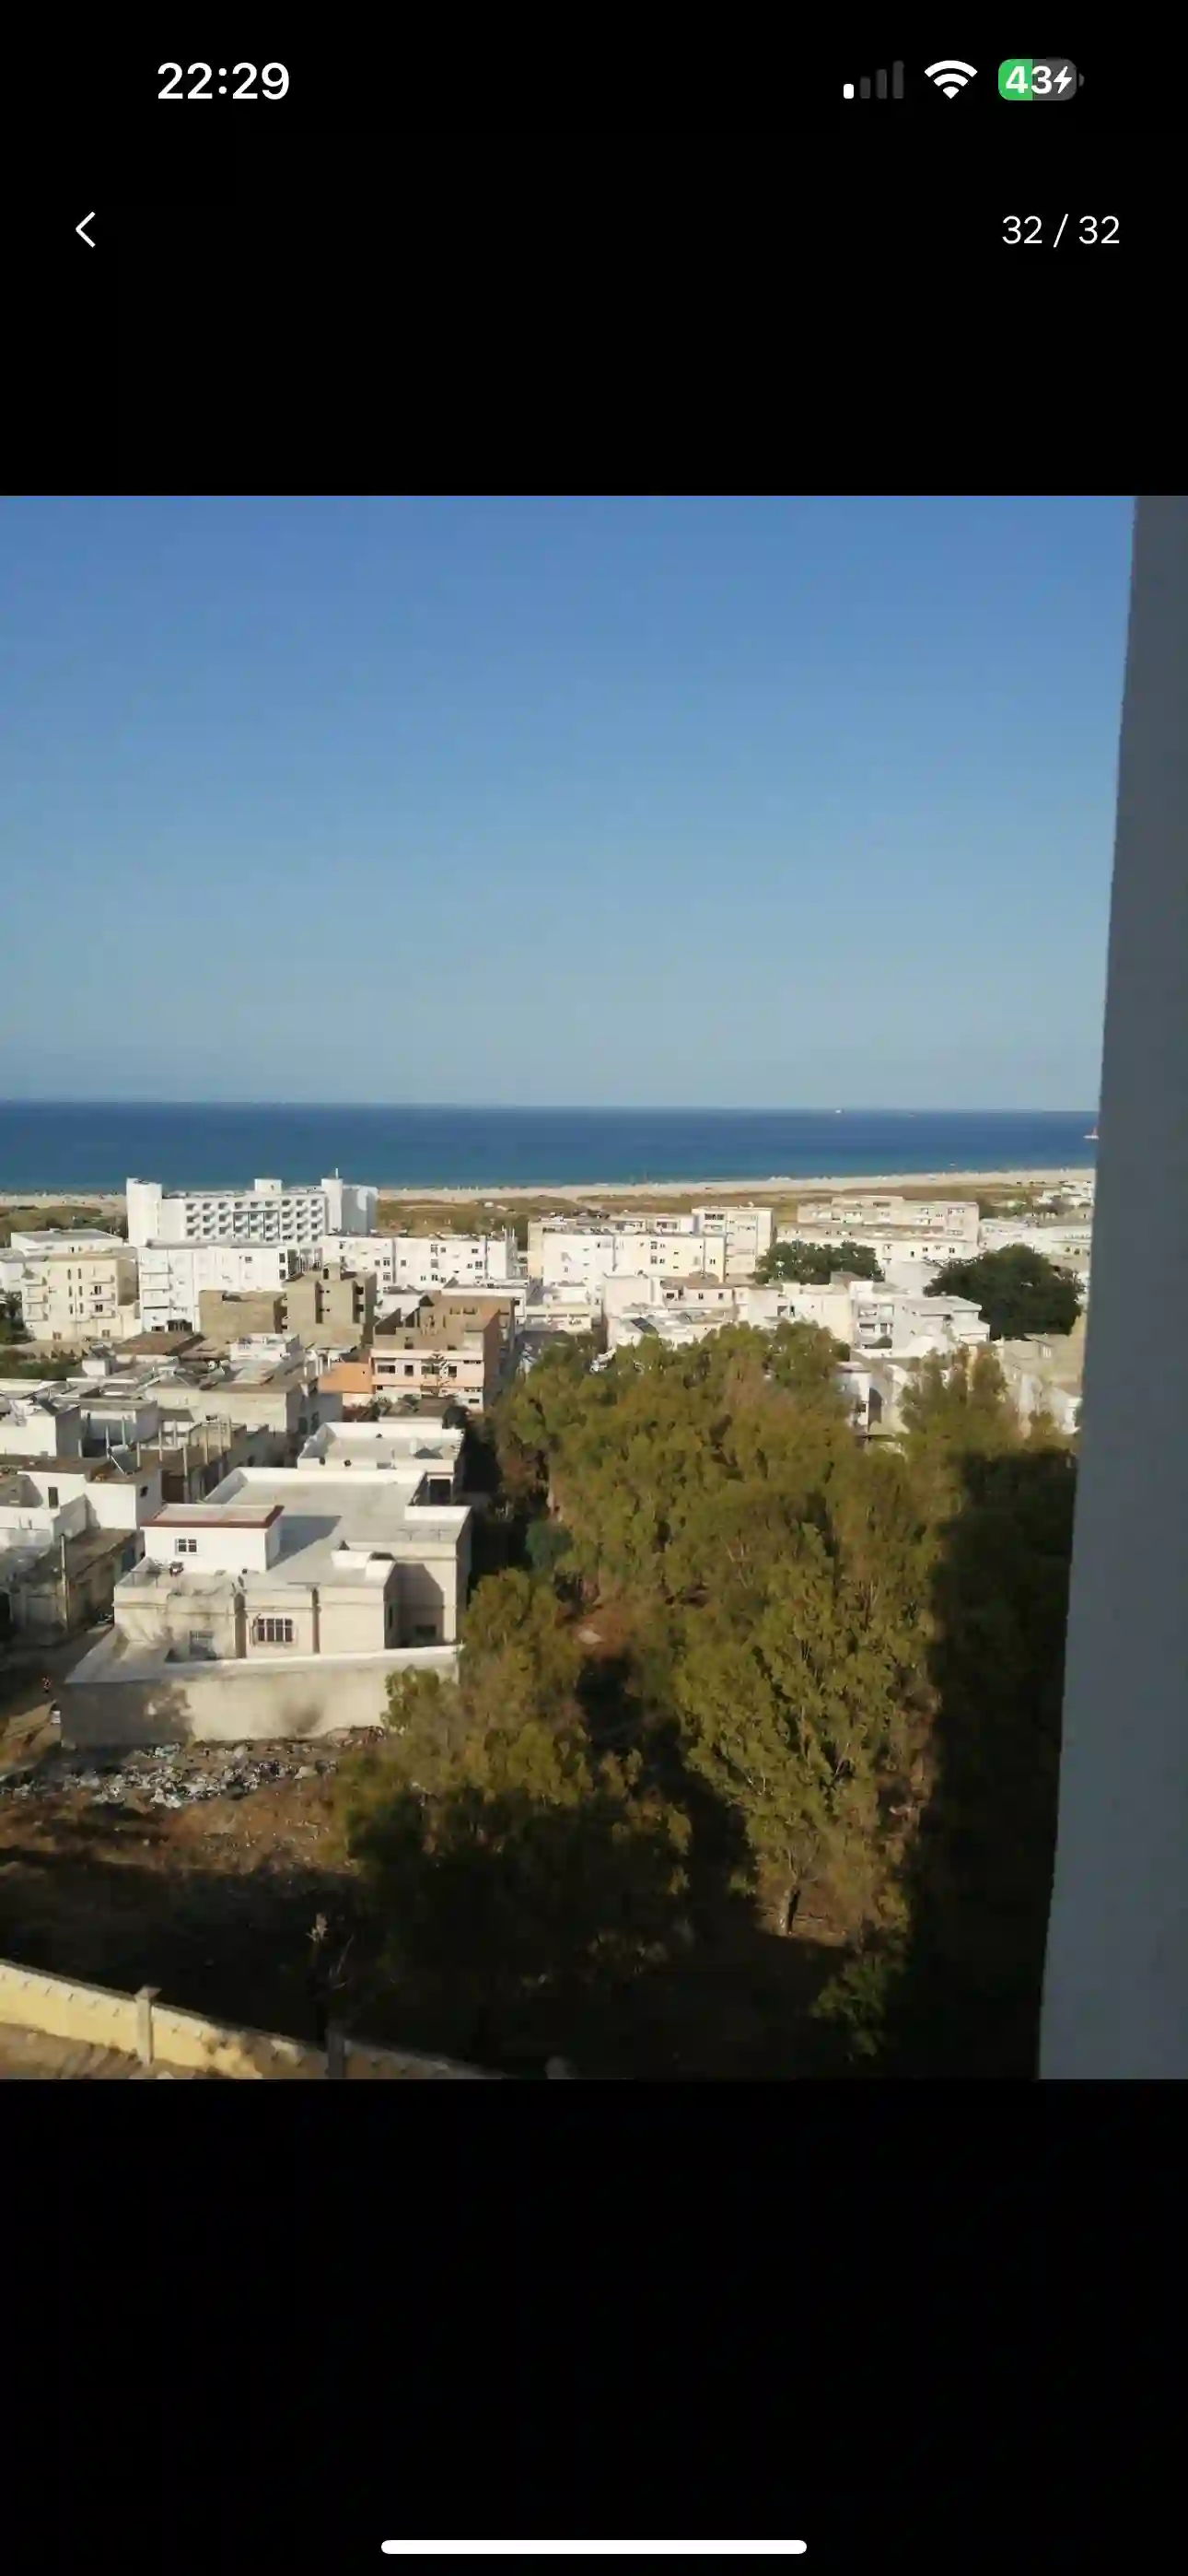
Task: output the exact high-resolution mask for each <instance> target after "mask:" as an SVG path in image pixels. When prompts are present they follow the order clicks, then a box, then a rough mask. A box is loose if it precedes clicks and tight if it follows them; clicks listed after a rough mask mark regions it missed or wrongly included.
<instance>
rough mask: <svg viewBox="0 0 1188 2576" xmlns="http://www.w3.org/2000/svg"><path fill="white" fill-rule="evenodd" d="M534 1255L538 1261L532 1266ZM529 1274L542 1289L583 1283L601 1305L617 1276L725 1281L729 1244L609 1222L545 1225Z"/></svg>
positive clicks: (717, 1238)
mask: <svg viewBox="0 0 1188 2576" xmlns="http://www.w3.org/2000/svg"><path fill="white" fill-rule="evenodd" d="M534 1258H535V1259H536V1261H537V1262H538V1265H539V1266H538V1267H537V1268H536V1269H533V1268H532V1263H533V1260H534ZM528 1259H529V1275H530V1277H532V1278H535V1279H538V1280H539V1281H540V1283H541V1285H542V1286H543V1287H556V1288H563V1287H579V1286H581V1287H585V1288H587V1289H589V1290H590V1292H591V1294H592V1295H593V1297H594V1299H595V1301H596V1302H598V1303H601V1295H602V1287H603V1282H604V1281H605V1280H607V1279H612V1278H615V1277H616V1276H619V1275H627V1276H630V1277H632V1278H641V1277H644V1278H648V1277H651V1278H656V1277H662V1276H664V1275H667V1276H668V1277H669V1278H679V1277H681V1276H683V1275H687V1274H688V1273H689V1272H690V1271H692V1272H695V1273H696V1274H697V1275H698V1276H699V1277H702V1278H709V1279H724V1278H725V1276H726V1242H725V1238H724V1236H722V1235H715V1234H710V1235H697V1234H693V1233H691V1232H688V1231H685V1232H678V1231H677V1230H676V1228H675V1227H674V1228H673V1230H672V1231H671V1232H670V1231H669V1230H668V1228H667V1227H663V1228H661V1229H659V1230H658V1231H654V1230H652V1229H650V1228H649V1229H648V1230H647V1231H646V1232H645V1231H644V1230H643V1229H642V1228H636V1227H631V1228H626V1227H625V1228H623V1229H622V1230H621V1231H620V1230H619V1229H617V1228H612V1227H609V1226H597V1227H594V1226H575V1225H568V1224H561V1225H557V1226H552V1225H545V1226H544V1227H543V1228H542V1230H541V1235H540V1239H539V1244H538V1246H537V1247H535V1248H534V1247H533V1245H532V1243H531V1241H530V1242H529V1252H528Z"/></svg>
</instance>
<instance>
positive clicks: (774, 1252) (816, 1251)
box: [755, 1235, 883, 1288]
mask: <svg viewBox="0 0 1188 2576" xmlns="http://www.w3.org/2000/svg"><path fill="white" fill-rule="evenodd" d="M842 1270H848V1271H850V1272H851V1273H852V1274H853V1276H854V1278H856V1279H881V1278H882V1276H883V1274H882V1271H881V1270H880V1268H879V1265H878V1262H877V1261H876V1259H875V1256H874V1254H873V1252H872V1251H871V1248H870V1245H869V1244H866V1243H852V1242H851V1241H850V1239H849V1236H848V1235H847V1237H846V1239H845V1241H844V1242H843V1243H773V1244H772V1247H771V1250H770V1252H765V1253H763V1254H761V1256H760V1259H759V1261H758V1262H757V1263H756V1266H755V1277H756V1279H757V1280H759V1282H760V1283H761V1284H762V1285H764V1286H766V1285H768V1284H770V1282H771V1281H773V1280H782V1279H787V1280H794V1281H796V1282H797V1283H798V1284H799V1285H800V1286H801V1287H805V1288H827V1287H828V1285H829V1282H830V1280H831V1279H832V1278H834V1277H835V1275H836V1274H837V1272H839V1271H842Z"/></svg>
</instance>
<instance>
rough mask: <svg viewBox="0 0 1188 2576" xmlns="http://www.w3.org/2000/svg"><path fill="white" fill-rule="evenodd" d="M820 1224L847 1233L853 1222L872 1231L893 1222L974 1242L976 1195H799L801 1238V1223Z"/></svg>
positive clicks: (914, 1231) (848, 1192)
mask: <svg viewBox="0 0 1188 2576" xmlns="http://www.w3.org/2000/svg"><path fill="white" fill-rule="evenodd" d="M822 1225H823V1226H827V1227H832V1228H834V1229H835V1230H837V1231H838V1232H841V1233H851V1234H852V1233H853V1230H854V1228H855V1227H856V1226H865V1227H866V1228H868V1229H869V1230H870V1231H872V1232H874V1233H876V1234H882V1233H885V1232H886V1231H887V1229H888V1228H889V1227H892V1226H893V1227H895V1228H896V1230H897V1231H901V1232H902V1231H906V1232H908V1233H911V1234H925V1235H927V1234H933V1235H938V1234H939V1235H944V1236H945V1237H946V1239H949V1240H952V1241H954V1242H956V1243H960V1244H965V1245H972V1246H976V1244H977V1240H978V1203H977V1200H976V1198H972V1199H966V1198H935V1199H908V1198H904V1196H903V1194H902V1192H901V1191H896V1190H879V1191H872V1190H838V1191H834V1192H832V1193H831V1194H830V1196H829V1197H827V1198H826V1197H820V1196H819V1197H816V1198H811V1199H800V1200H799V1201H798V1202H797V1208H796V1229H797V1230H798V1231H800V1233H801V1236H802V1239H803V1229H804V1228H805V1227H808V1228H810V1229H811V1228H812V1227H814V1226H822ZM790 1239H792V1240H794V1239H795V1236H793V1237H792V1238H790ZM813 1239H814V1240H815V1239H816V1238H815V1237H814V1238H813Z"/></svg>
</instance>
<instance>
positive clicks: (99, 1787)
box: [0, 1744, 337, 1807]
mask: <svg viewBox="0 0 1188 2576" xmlns="http://www.w3.org/2000/svg"><path fill="white" fill-rule="evenodd" d="M336 1768H337V1756H336V1755H333V1754H330V1755H327V1754H320V1755H318V1756H317V1757H316V1758H314V1759H312V1760H311V1759H309V1757H308V1748H307V1747H305V1746H301V1745H298V1746H292V1747H284V1746H275V1745H274V1746H273V1747H271V1748H270V1750H269V1751H268V1752H267V1753H263V1752H261V1753H256V1752H254V1751H249V1750H248V1749H247V1748H246V1747H239V1748H235V1749H229V1748H227V1747H226V1746H223V1747H219V1748H216V1747H215V1746H213V1745H202V1746H192V1745H181V1744H162V1745H156V1746H154V1747H153V1749H152V1751H151V1752H148V1753H129V1754H127V1755H126V1756H124V1757H123V1758H120V1757H118V1756H116V1755H111V1754H109V1755H101V1756H99V1757H98V1758H97V1759H93V1760H91V1761H90V1762H88V1761H86V1760H85V1759H83V1758H82V1757H81V1756H75V1757H71V1756H70V1755H63V1756H62V1757H61V1758H60V1759H59V1760H57V1761H54V1762H43V1763H40V1764H39V1765H38V1766H37V1768H36V1770H33V1771H28V1772H25V1773H24V1774H22V1775H18V1774H15V1773H10V1774H9V1776H8V1778H7V1779H0V1798H3V1797H7V1798H44V1797H55V1798H60V1797H70V1796H75V1795H79V1794H81V1795H82V1796H83V1797H84V1798H87V1799H89V1800H90V1802H91V1804H92V1805H94V1806H100V1807H103V1806H106V1807H122V1806H128V1805H131V1804H133V1803H136V1804H138V1805H145V1806H150V1807H192V1806H195V1805H197V1804H198V1803H199V1801H201V1800H203V1799H207V1798H247V1797H250V1795H251V1792H252V1790H253V1789H268V1788H271V1787H272V1786H273V1785H274V1783H275V1782H276V1781H278V1780H312V1779H313V1778H314V1777H315V1776H321V1775H323V1774H325V1773H326V1772H329V1771H333V1770H335V1769H336Z"/></svg>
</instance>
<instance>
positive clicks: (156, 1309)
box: [138, 1237, 350, 1333]
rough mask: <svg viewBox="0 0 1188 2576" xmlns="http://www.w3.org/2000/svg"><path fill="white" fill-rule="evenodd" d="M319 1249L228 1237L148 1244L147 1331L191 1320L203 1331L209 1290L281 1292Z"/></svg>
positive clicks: (143, 1284) (142, 1257)
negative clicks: (202, 1304) (203, 1310)
mask: <svg viewBox="0 0 1188 2576" xmlns="http://www.w3.org/2000/svg"><path fill="white" fill-rule="evenodd" d="M341 1239H342V1240H349V1239H350V1238H346V1237H344V1238H341ZM316 1250H317V1247H316V1246H312V1247H308V1248H299V1247H298V1246H297V1245H296V1244H295V1243H244V1242H236V1241H235V1240H223V1239H217V1240H215V1241H212V1242H209V1243H206V1242H202V1243H146V1244H144V1245H142V1246H141V1248H140V1251H139V1255H138V1259H139V1264H140V1319H141V1329H142V1331H144V1332H146V1333H165V1332H169V1331H170V1330H174V1329H176V1327H177V1326H178V1325H180V1324H187V1325H189V1326H191V1327H192V1328H193V1330H194V1331H197V1329H198V1325H199V1321H200V1316H201V1308H200V1304H199V1300H200V1298H201V1296H202V1292H203V1290H204V1289H205V1288H213V1289H216V1290H219V1291H221V1292H222V1293H223V1294H224V1295H226V1296H243V1295H244V1294H246V1293H248V1292H249V1291H251V1290H252V1289H264V1290H267V1291H272V1292H275V1293H276V1294H278V1295H279V1293H280V1291H281V1290H282V1289H284V1288H286V1287H287V1286H288V1283H289V1281H290V1280H291V1279H296V1278H298V1277H299V1276H300V1274H301V1271H302V1269H303V1267H304V1266H305V1265H306V1263H307V1262H308V1261H311V1260H312V1259H313V1258H315V1257H316Z"/></svg>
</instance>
